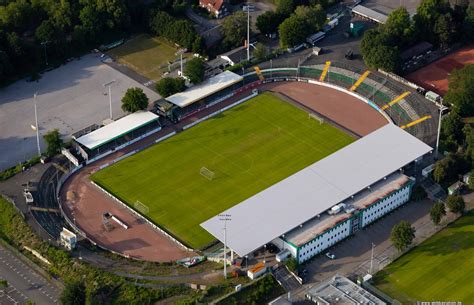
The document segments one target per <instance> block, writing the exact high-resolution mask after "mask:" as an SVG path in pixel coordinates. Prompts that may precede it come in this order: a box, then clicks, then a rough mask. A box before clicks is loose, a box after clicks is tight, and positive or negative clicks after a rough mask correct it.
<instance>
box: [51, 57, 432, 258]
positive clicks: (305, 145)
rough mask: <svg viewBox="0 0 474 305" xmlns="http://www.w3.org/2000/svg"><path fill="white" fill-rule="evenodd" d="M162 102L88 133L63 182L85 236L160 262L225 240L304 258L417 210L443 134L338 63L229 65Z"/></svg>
mask: <svg viewBox="0 0 474 305" xmlns="http://www.w3.org/2000/svg"><path fill="white" fill-rule="evenodd" d="M156 105H157V107H155V109H154V111H153V112H138V113H135V114H131V115H129V116H126V117H124V118H122V119H119V120H117V121H115V122H113V123H111V124H109V125H106V126H104V127H101V128H97V129H95V130H89V131H86V132H84V133H82V134H80V135H78V136H77V138H76V139H75V150H76V151H75V152H78V153H79V154H80V155H81V158H83V162H82V164H81V165H79V166H78V167H76V169H74V170H73V171H72V172H71V173H69V174H68V175H65V176H64V177H63V178H62V179H61V181H60V187H59V188H58V198H60V201H61V205H60V206H61V209H62V213H63V214H64V216H65V218H66V220H67V221H68V223H69V225H70V226H71V227H73V228H74V229H75V230H76V231H77V232H79V234H80V235H82V236H84V237H86V238H88V239H89V240H91V241H92V242H94V243H96V244H97V245H99V246H101V247H103V248H105V249H107V250H110V251H113V252H116V253H118V254H121V255H124V256H127V257H132V258H136V259H143V260H153V261H167V260H175V259H179V258H183V257H186V256H190V255H191V253H204V254H206V255H212V253H210V251H211V249H212V251H213V252H217V253H222V244H221V243H219V241H220V242H222V243H225V244H226V245H227V247H228V248H229V249H230V250H229V252H230V254H231V256H233V254H234V252H235V253H236V254H237V255H239V256H241V257H243V256H248V255H252V253H253V252H254V251H255V250H257V249H259V248H262V247H265V245H267V244H269V243H273V244H274V245H276V246H277V247H278V248H280V249H282V250H283V249H287V251H288V252H290V254H291V255H292V256H294V257H295V258H297V260H298V261H299V262H304V261H306V260H308V259H310V258H311V257H313V256H314V255H317V254H318V253H320V252H322V251H324V250H325V249H327V248H328V247H330V246H332V245H334V244H335V243H337V242H338V241H340V240H342V239H344V238H346V237H347V236H350V235H351V234H353V233H355V232H356V231H358V230H360V229H362V228H364V227H365V226H367V225H369V224H370V223H371V222H373V221H375V220H376V219H378V218H380V217H382V216H383V215H385V214H387V213H388V212H390V211H391V210H393V209H395V208H397V207H399V206H401V205H403V204H404V203H406V202H408V201H409V198H410V194H411V190H412V186H413V184H414V182H415V180H414V178H413V177H410V176H409V175H407V174H405V169H406V168H410V167H412V166H413V165H415V166H416V163H417V162H419V161H420V160H421V159H422V158H423V157H424V156H426V155H427V154H429V153H430V152H431V151H432V147H431V146H430V145H433V144H434V142H435V139H436V130H437V108H436V105H434V104H432V103H431V102H429V101H427V100H425V99H423V98H422V97H420V96H417V94H416V93H415V90H412V89H410V88H407V87H406V86H404V85H401V84H399V83H397V82H395V81H393V80H391V79H389V78H388V77H384V76H383V75H381V74H379V73H374V72H372V73H371V72H370V71H357V70H356V69H355V68H354V67H350V68H348V67H344V66H343V65H341V64H339V63H335V62H333V63H331V62H325V63H321V64H317V65H312V66H301V67H297V68H285V67H281V68H273V69H268V70H260V69H258V67H257V68H256V69H255V71H251V72H248V73H246V74H244V75H237V74H235V73H233V72H229V71H226V72H223V73H221V74H219V75H217V76H214V77H212V78H210V79H208V80H207V81H205V82H204V83H203V84H200V85H197V86H194V87H191V88H189V89H188V90H186V91H184V92H182V93H178V94H175V95H173V96H170V97H168V98H166V99H162V100H160V101H158V102H157V103H156ZM428 144H429V145H428ZM104 215H112V216H113V217H115V218H114V219H113V218H112V219H113V221H111V220H110V217H109V218H107V217H105V216H104ZM224 227H225V230H223V228H224ZM216 249H219V250H218V251H216Z"/></svg>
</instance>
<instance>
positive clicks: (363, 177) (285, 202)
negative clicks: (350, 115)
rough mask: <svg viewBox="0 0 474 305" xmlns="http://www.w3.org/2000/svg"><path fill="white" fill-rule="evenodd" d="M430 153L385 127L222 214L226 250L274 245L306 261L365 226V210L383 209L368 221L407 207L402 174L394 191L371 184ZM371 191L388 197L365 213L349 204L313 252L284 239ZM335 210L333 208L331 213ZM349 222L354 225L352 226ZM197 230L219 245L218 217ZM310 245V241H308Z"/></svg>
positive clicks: (398, 131)
mask: <svg viewBox="0 0 474 305" xmlns="http://www.w3.org/2000/svg"><path fill="white" fill-rule="evenodd" d="M431 150H432V148H431V147H430V146H428V145H426V144H425V143H423V142H421V141H420V140H418V139H417V138H415V137H413V136H412V135H410V134H408V133H407V132H405V131H403V130H402V129H400V128H399V127H397V126H395V125H393V124H388V125H385V126H384V127H381V128H380V129H378V130H376V131H374V132H372V133H371V134H369V135H367V136H366V137H363V138H362V139H360V140H358V141H356V142H354V143H352V144H350V145H348V146H346V147H344V148H342V149H341V150H339V151H337V152H336V153H334V154H332V155H330V156H328V157H326V158H324V159H322V160H320V161H318V162H316V163H314V164H313V165H310V166H309V167H307V168H305V169H303V170H301V171H299V172H298V173H296V174H294V175H292V176H290V177H288V178H287V179H285V180H283V181H280V182H279V183H277V184H275V185H273V186H271V187H269V188H268V189H266V190H264V191H262V192H260V193H258V194H256V195H255V196H253V197H250V198H249V199H247V200H245V201H243V202H242V203H240V204H238V205H236V206H234V207H232V208H230V209H228V210H226V211H224V212H223V214H226V215H230V217H231V219H232V220H231V221H229V222H228V223H227V245H228V246H229V247H230V249H232V250H233V251H235V252H237V254H239V255H241V256H244V255H247V254H249V253H251V252H252V251H254V250H256V249H258V248H259V247H261V246H263V245H265V244H267V243H269V242H272V241H273V242H274V243H275V240H277V243H278V242H281V243H282V244H281V245H278V246H280V247H281V246H283V247H284V248H287V249H289V250H290V252H291V253H292V255H293V256H294V257H296V258H297V259H298V260H299V261H300V262H301V261H304V260H307V259H309V258H310V257H311V256H313V255H315V254H316V253H319V252H316V250H317V251H322V250H324V249H325V248H327V247H328V246H330V245H332V244H334V243H335V242H336V241H338V240H340V239H342V238H343V237H346V236H348V235H350V234H351V233H352V232H354V231H355V230H357V229H358V228H361V227H363V226H364V225H366V224H368V223H369V218H367V217H369V216H368V215H367V214H366V213H367V212H366V211H370V209H371V208H373V207H374V206H376V205H377V206H380V204H381V205H383V207H381V208H380V207H379V208H378V210H377V213H378V214H377V215H375V216H374V214H373V212H372V214H370V217H371V218H370V220H371V221H373V220H375V219H376V218H377V217H380V216H382V215H384V214H385V213H387V212H389V211H390V210H391V209H393V208H396V207H398V206H399V205H401V204H403V203H405V202H407V201H408V199H409V194H410V192H411V186H412V185H413V183H412V182H411V181H412V179H408V178H407V177H406V176H404V175H401V176H395V177H394V178H390V179H388V181H389V182H391V183H393V185H395V184H396V185H398V187H395V188H393V185H389V186H387V185H385V184H383V183H382V184H380V185H377V186H376V184H377V183H378V182H380V181H383V180H385V179H387V177H389V176H391V175H397V174H396V172H397V171H399V170H401V169H402V168H403V167H404V166H406V165H408V164H410V163H411V162H413V161H415V160H418V159H419V158H421V157H422V156H424V155H425V154H427V153H429V152H430V151H431ZM371 187H385V188H386V189H390V190H393V192H388V193H389V194H388V195H387V197H383V198H377V199H380V200H375V201H374V200H372V201H371V202H370V204H366V205H364V206H365V208H362V207H361V206H360V205H359V206H357V205H354V206H353V207H352V206H351V208H352V209H346V213H345V215H343V216H344V217H343V218H342V219H340V220H339V221H337V222H335V223H333V225H331V226H329V227H325V228H324V230H323V231H322V232H324V234H326V233H328V232H329V234H330V235H331V234H335V235H336V236H337V237H334V236H329V237H328V238H329V240H327V241H326V242H324V243H321V247H320V248H319V249H316V248H315V247H313V248H312V250H311V251H309V250H305V248H303V247H306V246H307V244H308V243H305V244H302V245H294V244H292V243H291V242H290V241H288V240H286V239H285V238H284V236H285V234H288V233H290V232H291V231H292V230H295V228H299V227H303V226H304V224H305V223H307V222H308V221H310V220H312V219H315V218H316V221H315V223H313V226H314V225H320V224H319V220H318V218H320V217H321V216H322V214H323V213H325V212H327V211H328V210H330V211H332V212H335V214H338V213H339V212H340V210H341V209H342V210H345V208H346V206H345V204H344V205H343V206H342V205H340V204H341V203H345V202H347V203H348V202H350V200H351V199H352V200H353V199H354V198H355V196H357V195H358V194H360V193H362V192H364V191H365V190H367V189H369V190H371V191H376V189H373V188H372V189H371ZM391 187H392V188H391ZM382 193H384V192H382ZM385 193H387V192H385ZM385 193H384V194H385ZM369 197H370V196H369ZM364 198H365V197H364ZM387 198H388V200H386V199H387ZM365 200H367V199H365ZM364 202H366V201H364ZM337 206H338V208H335V207H337ZM338 209H339V210H338ZM336 211H337V212H336ZM339 216H341V214H339ZM354 223H356V224H358V226H354ZM342 224H344V226H342ZM201 226H202V227H203V228H204V229H206V230H207V231H208V232H209V233H211V234H212V235H213V236H215V237H216V238H217V239H219V240H220V241H224V232H223V230H222V227H223V224H222V222H221V221H220V220H219V216H215V217H213V218H211V219H209V220H207V221H206V222H204V223H202V224H201ZM322 232H320V233H322ZM294 235H295V234H294ZM296 235H297V234H296ZM321 236H323V234H316V236H312V237H314V239H317V238H320V237H321ZM324 238H326V236H325V237H324ZM310 241H311V242H312V241H313V238H311V240H310ZM303 250H304V252H303Z"/></svg>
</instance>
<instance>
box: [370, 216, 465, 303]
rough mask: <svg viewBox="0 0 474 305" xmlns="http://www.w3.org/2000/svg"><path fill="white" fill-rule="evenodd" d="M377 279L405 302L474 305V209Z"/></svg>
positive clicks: (380, 286)
mask: <svg viewBox="0 0 474 305" xmlns="http://www.w3.org/2000/svg"><path fill="white" fill-rule="evenodd" d="M374 279H375V284H376V286H377V288H379V289H381V290H382V291H384V292H385V293H387V294H388V295H390V296H391V297H393V298H395V299H397V300H399V301H400V302H402V303H403V304H414V303H416V301H427V302H428V301H443V302H447V301H452V302H455V301H456V302H457V301H459V302H463V304H473V303H474V211H471V212H469V213H468V214H467V215H465V216H463V217H461V218H460V219H459V220H457V221H456V222H454V223H453V224H451V225H450V226H448V227H447V228H446V229H444V230H442V231H441V232H439V233H437V234H436V235H434V236H432V237H431V238H429V239H428V240H426V241H425V242H423V243H422V244H421V245H419V246H418V247H415V248H414V249H413V250H412V251H410V252H408V253H407V254H405V255H403V256H402V257H401V258H399V259H398V260H396V261H395V262H393V263H392V264H390V265H389V266H387V267H386V268H385V269H384V270H382V271H380V272H379V273H377V274H376V276H375V278H374Z"/></svg>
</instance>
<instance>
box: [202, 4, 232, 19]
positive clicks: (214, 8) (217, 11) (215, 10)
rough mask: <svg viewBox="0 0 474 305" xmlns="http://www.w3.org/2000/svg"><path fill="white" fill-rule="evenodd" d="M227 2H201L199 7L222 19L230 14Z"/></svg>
mask: <svg viewBox="0 0 474 305" xmlns="http://www.w3.org/2000/svg"><path fill="white" fill-rule="evenodd" d="M226 2H227V1H226V0H199V6H200V7H202V8H205V9H206V10H207V11H208V12H209V13H211V14H212V15H214V17H216V18H222V17H224V16H225V15H227V14H228V11H227V7H226Z"/></svg>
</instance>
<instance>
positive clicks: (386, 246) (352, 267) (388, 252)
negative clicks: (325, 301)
mask: <svg viewBox="0 0 474 305" xmlns="http://www.w3.org/2000/svg"><path fill="white" fill-rule="evenodd" d="M431 206H432V203H431V201H428V200H425V201H422V202H409V203H407V204H406V205H404V206H403V207H401V208H399V209H397V210H395V211H393V212H392V213H390V214H388V215H386V216H385V217H383V218H382V219H380V220H378V221H376V222H375V223H373V224H371V225H369V226H368V227H366V228H365V229H363V230H360V231H358V232H356V233H355V235H353V236H351V237H349V238H348V239H345V240H343V241H341V242H340V243H338V244H336V245H335V246H334V247H332V248H330V249H328V250H327V251H325V252H324V253H323V254H322V255H318V256H316V257H315V258H314V259H312V260H311V261H310V262H309V263H306V264H305V265H304V268H305V269H306V270H307V276H306V277H305V282H306V283H315V282H320V281H323V280H325V279H327V278H330V277H331V276H333V275H335V274H336V273H339V274H341V275H345V276H353V277H354V276H355V275H364V274H367V273H368V272H370V266H371V262H370V261H371V255H372V244H373V245H374V261H373V266H372V271H373V273H375V272H377V271H378V270H380V269H382V268H383V267H384V266H386V265H387V264H388V263H390V261H391V260H392V259H393V257H394V256H395V255H396V254H397V250H396V249H395V248H394V247H393V246H392V243H391V242H390V232H391V230H392V227H393V226H394V225H395V224H397V223H399V222H400V221H401V220H406V221H408V222H410V223H411V224H412V225H413V226H415V228H416V230H417V231H416V240H420V239H423V238H426V237H427V236H430V235H431V234H433V232H434V231H433V230H435V229H436V228H435V227H434V226H433V224H432V222H431V220H430V218H429V210H430V208H431ZM326 252H330V253H331V254H334V255H335V259H330V258H328V257H327V256H326V255H325V253H326Z"/></svg>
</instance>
